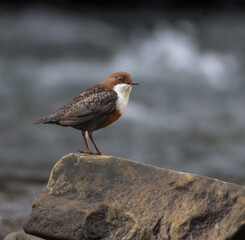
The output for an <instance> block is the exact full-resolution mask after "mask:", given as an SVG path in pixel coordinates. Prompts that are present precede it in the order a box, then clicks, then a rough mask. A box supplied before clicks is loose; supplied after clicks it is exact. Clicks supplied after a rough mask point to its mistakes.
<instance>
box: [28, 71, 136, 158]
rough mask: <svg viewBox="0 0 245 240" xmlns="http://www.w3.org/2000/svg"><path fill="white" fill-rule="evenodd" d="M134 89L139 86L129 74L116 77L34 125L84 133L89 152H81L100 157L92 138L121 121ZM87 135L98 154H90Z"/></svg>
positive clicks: (103, 82)
mask: <svg viewBox="0 0 245 240" xmlns="http://www.w3.org/2000/svg"><path fill="white" fill-rule="evenodd" d="M132 85H138V83H134V82H132V79H131V76H130V75H129V74H128V73H126V72H116V73H113V74H111V75H110V76H109V77H108V78H106V79H105V80H103V81H102V82H101V83H99V84H97V85H95V86H93V87H91V88H88V89H86V90H84V91H82V92H81V93H80V94H79V95H77V96H76V97H74V98H73V99H72V100H71V101H70V102H68V103H67V104H65V105H64V106H63V107H61V108H59V109H58V110H56V111H55V112H53V113H52V114H51V115H48V116H46V117H42V118H40V119H37V120H36V121H34V122H32V124H33V125H38V124H47V123H51V124H57V125H60V126H63V127H68V126H70V127H73V128H75V129H78V130H81V132H82V136H83V138H84V141H85V143H86V147H87V152H84V151H79V152H81V153H88V154H98V155H101V154H102V153H101V151H100V150H99V148H98V147H97V145H96V143H95V141H94V139H93V135H92V134H93V132H94V131H96V130H98V129H101V128H104V127H107V126H108V125H110V124H111V123H113V122H115V121H116V120H117V119H118V118H120V117H121V115H122V114H123V113H124V111H125V110H126V107H127V105H128V99H129V95H130V92H131V89H132ZM86 132H88V136H89V138H90V140H91V141H92V143H93V145H94V147H95V149H96V151H97V153H93V152H92V151H91V149H90V147H89V144H88V141H87V138H86Z"/></svg>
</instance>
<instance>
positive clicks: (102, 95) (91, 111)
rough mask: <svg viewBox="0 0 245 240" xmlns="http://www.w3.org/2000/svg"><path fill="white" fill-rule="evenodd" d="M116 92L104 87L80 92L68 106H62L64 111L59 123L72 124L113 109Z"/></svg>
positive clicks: (97, 116)
mask: <svg viewBox="0 0 245 240" xmlns="http://www.w3.org/2000/svg"><path fill="white" fill-rule="evenodd" d="M116 100H117V94H116V92H114V91H112V90H109V89H105V88H91V89H88V90H86V91H84V92H82V93H81V94H80V95H79V97H78V99H76V101H74V102H73V103H71V104H70V105H69V106H64V108H65V113H64V114H63V116H62V117H60V120H59V124H60V125H63V126H74V125H79V124H82V123H84V122H87V121H90V120H94V119H96V118H100V117H101V116H102V115H105V114H108V113H110V112H112V111H113V110H114V109H115V106H116Z"/></svg>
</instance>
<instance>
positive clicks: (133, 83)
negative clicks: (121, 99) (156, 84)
mask: <svg viewBox="0 0 245 240" xmlns="http://www.w3.org/2000/svg"><path fill="white" fill-rule="evenodd" d="M130 85H140V84H139V83H136V82H131V83H130Z"/></svg>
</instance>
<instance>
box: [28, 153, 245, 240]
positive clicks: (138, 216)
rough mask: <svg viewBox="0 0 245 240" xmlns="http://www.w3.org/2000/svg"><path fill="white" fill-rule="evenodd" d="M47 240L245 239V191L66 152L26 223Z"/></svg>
mask: <svg viewBox="0 0 245 240" xmlns="http://www.w3.org/2000/svg"><path fill="white" fill-rule="evenodd" d="M24 230H25V231H26V232H27V233H30V234H33V235H36V236H40V237H43V238H46V239H64V240H81V239H88V240H92V239H115V240H117V239H125V240H126V239H127V240H130V239H131V240H151V239H153V240H154V239H164V240H165V239H166V240H167V239H168V240H170V239H171V240H177V239H179V240H180V239H186V240H188V239H195V240H204V239H208V240H241V239H245V189H244V188H243V187H241V186H238V185H235V184H229V183H225V182H222V181H219V180H216V179H211V178H206V177H202V176H199V175H194V174H189V173H181V172H175V171H171V170H166V169H160V168H156V167H152V166H148V165H144V164H140V163H136V162H133V161H129V160H126V159H122V158H116V157H109V156H89V155H83V154H69V155H67V156H65V157H63V158H62V159H61V160H60V161H59V162H58V163H57V164H56V165H55V167H54V168H53V170H52V173H51V176H50V179H49V182H48V185H47V187H46V189H45V191H44V192H43V193H42V194H40V195H39V196H38V197H37V198H36V199H35V201H34V202H33V206H32V213H31V215H30V216H29V218H28V220H27V221H26V223H25V224H24Z"/></svg>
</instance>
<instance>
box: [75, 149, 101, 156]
mask: <svg viewBox="0 0 245 240" xmlns="http://www.w3.org/2000/svg"><path fill="white" fill-rule="evenodd" d="M77 152H79V153H85V154H89V155H102V153H101V152H96V153H95V152H91V151H87V152H85V151H81V150H77Z"/></svg>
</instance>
